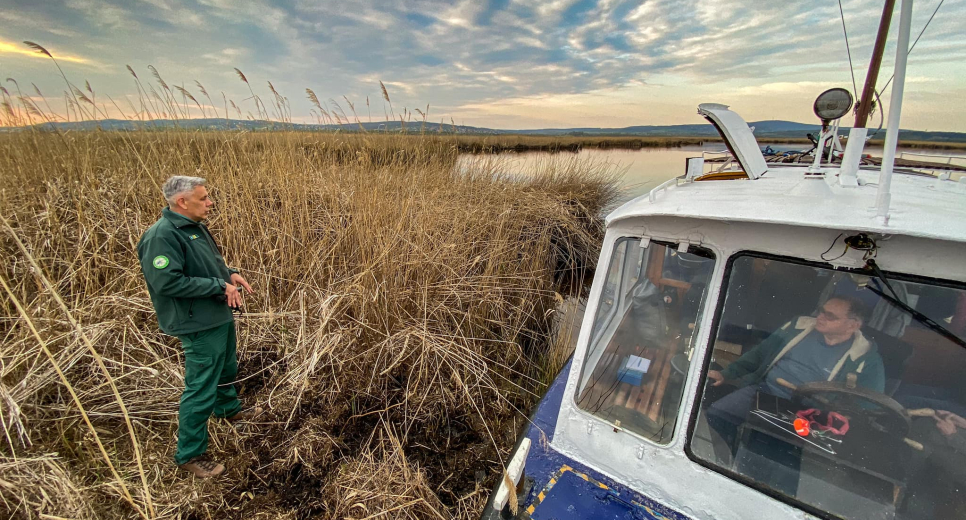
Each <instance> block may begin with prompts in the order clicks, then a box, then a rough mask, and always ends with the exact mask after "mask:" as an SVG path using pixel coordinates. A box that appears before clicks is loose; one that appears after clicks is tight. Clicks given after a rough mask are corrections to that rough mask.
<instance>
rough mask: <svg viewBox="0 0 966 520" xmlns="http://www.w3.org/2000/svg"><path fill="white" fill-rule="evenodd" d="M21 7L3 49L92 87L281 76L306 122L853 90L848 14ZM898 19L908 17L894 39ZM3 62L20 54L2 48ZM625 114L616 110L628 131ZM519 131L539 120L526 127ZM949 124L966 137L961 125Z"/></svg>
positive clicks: (853, 4) (654, 1) (812, 8)
mask: <svg viewBox="0 0 966 520" xmlns="http://www.w3.org/2000/svg"><path fill="white" fill-rule="evenodd" d="M8 1H9V2H13V4H15V5H14V6H13V7H12V8H7V7H4V8H0V20H3V21H5V22H12V23H5V27H4V37H5V38H7V39H9V40H10V41H17V40H19V39H37V40H38V43H41V44H47V43H48V42H49V43H50V44H51V45H52V46H53V47H54V48H58V49H59V48H69V49H71V50H72V51H76V52H75V53H72V54H75V55H76V56H84V58H79V59H82V60H92V61H93V60H96V61H98V62H101V63H109V64H114V65H113V67H112V68H111V69H110V70H107V69H106V68H105V69H103V70H100V71H98V73H97V75H96V76H93V77H91V78H90V79H91V80H92V82H94V81H95V80H96V81H97V82H98V83H103V84H104V86H102V87H101V88H102V89H104V88H107V89H112V94H113V95H118V96H120V95H123V94H125V93H129V92H130V90H129V89H130V88H131V82H130V78H129V77H128V76H126V71H125V70H124V69H123V64H126V63H131V64H132V66H134V67H135V68H136V70H138V71H143V70H144V67H146V65H147V64H154V65H156V66H158V67H159V68H163V69H164V71H165V77H166V78H168V81H169V82H174V81H177V82H178V83H179V84H181V83H184V84H186V85H190V84H192V82H193V80H199V81H202V82H203V83H204V84H205V85H207V86H208V87H209V88H210V89H211V90H212V91H213V92H215V91H220V90H225V92H226V96H227V97H230V98H234V99H244V98H247V97H249V96H250V94H249V93H248V92H247V87H245V86H244V85H242V84H240V82H239V81H238V80H237V78H235V77H234V73H233V71H232V69H233V67H239V68H240V69H242V70H243V71H245V73H246V75H248V76H249V78H250V79H251V80H252V85H253V88H255V89H256V92H257V93H266V91H267V84H266V82H267V81H268V80H271V81H272V83H273V84H274V85H275V86H276V87H277V88H278V89H279V91H281V92H282V94H283V95H286V96H289V97H290V98H291V101H292V105H293V112H295V113H307V112H308V109H309V106H310V105H309V103H308V101H307V100H305V99H304V96H303V94H302V93H303V92H304V89H305V88H306V87H310V88H312V89H313V90H315V91H316V92H317V93H318V94H319V96H320V97H322V98H323V99H328V98H339V97H341V96H342V95H347V96H349V97H350V98H357V99H364V98H365V96H367V95H368V96H370V97H371V98H372V99H379V98H380V97H381V94H380V93H379V87H378V80H383V81H384V82H385V83H386V85H387V86H389V87H390V90H391V94H392V95H393V103H394V105H395V104H397V103H398V104H400V105H405V106H424V105H425V103H426V102H427V101H429V102H431V103H433V104H434V106H439V107H448V108H449V109H450V110H453V111H456V110H466V112H465V114H466V115H467V116H469V115H470V114H474V115H482V114H486V115H487V117H490V116H492V115H493V114H496V113H498V112H499V111H492V110H491V111H486V110H489V109H486V110H484V109H483V108H482V107H494V106H499V104H500V103H501V101H505V100H527V102H528V103H531V104H540V103H544V104H546V105H545V106H548V107H549V106H556V105H554V102H553V100H559V99H571V100H572V99H576V98H574V97H568V96H576V97H578V98H580V99H581V100H582V101H581V103H583V102H585V101H586V102H588V103H589V102H591V101H592V100H596V101H595V102H598V103H605V102H606V103H611V102H613V103H618V102H617V101H614V99H616V98H613V96H610V95H608V96H604V97H603V98H601V95H600V93H602V92H618V91H619V92H623V93H627V92H630V91H634V92H639V93H640V94H641V95H645V94H646V95H648V96H652V95H653V94H654V92H656V91H661V92H662V94H661V99H662V102H663V103H665V104H666V105H667V106H675V107H693V106H694V105H695V104H696V103H698V102H701V101H707V100H709V99H708V97H709V96H710V97H714V98H719V99H723V98H728V99H732V100H735V99H739V98H740V97H741V96H746V97H748V98H749V99H751V98H754V97H756V96H763V97H765V98H768V99H769V100H781V102H782V103H786V104H791V103H796V104H802V105H803V106H806V108H808V107H810V103H811V97H813V95H814V93H813V92H811V90H812V87H813V86H816V87H817V86H818V85H819V84H821V85H825V84H834V85H836V86H848V87H850V89H851V84H852V79H851V76H852V75H851V74H850V72H849V63H848V59H847V57H846V53H845V44H844V39H843V37H842V27H841V21H840V20H839V12H838V5H837V4H834V3H831V4H829V3H822V4H814V3H786V4H783V5H782V6H781V8H770V7H768V8H766V7H763V6H762V4H761V3H760V2H754V1H752V0H647V1H645V2H641V1H639V0H551V1H543V2H530V1H526V0H459V1H457V2H443V1H436V0H359V1H357V2H353V3H352V4H351V5H349V4H345V3H344V2H335V1H326V0H280V1H273V0H249V1H246V2H235V1H233V0H141V1H140V2H139V3H137V4H132V3H129V2H125V1H122V0H64V1H63V2H35V1H30V0H8ZM843 7H844V10H845V14H846V21H847V24H848V30H849V38H850V43H851V47H852V56H853V66H854V69H855V76H856V78H857V81H861V80H862V78H864V73H865V66H866V65H865V63H864V61H863V60H865V59H867V56H868V52H869V49H870V48H871V45H872V41H873V39H874V34H875V29H876V24H877V23H878V18H879V12H880V10H881V0H843ZM931 11H932V6H931V5H930V6H922V5H918V4H917V8H916V11H915V13H914V17H913V32H914V36H915V34H918V32H919V30H920V29H921V28H922V27H923V25H925V22H926V20H927V19H928V17H929V15H930V14H931ZM963 16H966V5H964V4H963V3H961V2H960V3H947V4H946V5H944V6H943V11H941V12H940V15H939V16H937V18H936V19H935V20H934V21H933V22H932V24H931V25H930V26H929V30H928V31H927V32H926V35H925V36H924V37H923V40H922V41H920V43H919V44H918V46H917V47H916V50H915V54H914V55H913V58H912V60H911V61H910V75H912V76H916V77H922V78H938V79H941V81H931V82H921V83H916V84H915V86H916V88H917V89H918V88H920V87H921V88H922V89H923V91H922V92H923V96H922V97H923V99H933V98H935V97H936V96H939V97H941V96H942V95H944V94H945V95H947V96H948V95H951V94H952V93H953V92H955V91H956V89H962V88H963V86H964V85H966V70H964V69H963V68H962V67H961V66H959V65H960V64H961V63H962V62H963V60H964V59H966V35H964V34H963V33H962V31H961V23H960V22H958V20H961V19H962V18H963ZM19 19H28V20H34V21H37V22H36V23H33V24H32V25H31V24H30V23H19V22H17V21H16V20H19ZM897 20H898V15H896V16H895V21H894V23H893V26H894V27H893V31H892V34H893V40H890V41H894V35H895V29H896V28H895V26H896V25H898V22H897ZM44 27H46V28H49V30H48V29H44ZM54 31H58V32H59V33H60V34H59V35H58V33H55V32H54ZM38 35H39V36H38ZM68 35H69V36H68ZM41 36H43V38H41ZM39 40H44V41H39ZM894 49H895V48H894V43H890V47H888V48H887V53H886V59H885V60H884V64H883V73H882V79H881V80H880V86H881V85H883V84H884V82H885V80H886V79H887V78H888V76H889V75H890V74H891V66H892V61H893V58H892V56H894ZM0 53H3V54H7V55H11V56H13V55H14V54H12V53H13V51H4V50H3V49H2V48H0ZM0 55H2V54H0ZM55 55H56V54H55ZM16 56H26V55H24V54H22V53H17V54H16ZM30 61H35V60H30ZM78 63H79V62H78ZM24 70H25V71H29V72H30V73H31V74H33V73H34V72H35V71H38V70H42V69H39V68H36V67H33V68H32V67H24ZM48 72H49V71H48ZM51 82H53V80H51ZM910 84H912V83H911V82H910ZM665 88H666V89H667V94H665V93H664V92H665V90H664V89H665ZM126 89H127V90H126ZM635 89H641V90H639V91H638V90H635ZM883 94H884V95H885V94H886V93H883ZM581 96H583V97H581ZM621 96H625V94H621ZM619 97H620V96H619ZM620 99H621V101H620V102H619V103H624V104H625V109H624V110H623V113H624V114H626V117H627V118H628V119H627V121H626V122H627V124H628V125H630V124H635V123H659V122H660V121H653V120H647V121H631V120H630V118H631V117H644V118H648V117H658V114H661V117H664V116H666V115H667V114H668V112H667V110H664V109H662V110H640V111H629V110H627V109H626V105H629V104H632V103H637V104H639V105H641V106H648V105H649V104H652V103H653V102H654V101H653V99H652V98H648V97H642V98H640V99H633V98H630V97H620ZM619 103H618V104H619ZM778 104H779V103H778V102H777V101H775V102H774V103H773V102H772V101H769V106H777V105H778ZM511 105H512V103H511ZM602 106H604V105H602ZM606 106H607V107H610V106H611V105H606ZM613 106H614V107H616V106H617V104H615V105H613ZM611 110H612V109H611V108H602V109H601V111H600V113H601V114H605V113H606V114H610V113H611V112H609V111H611ZM924 110H925V109H924ZM930 110H931V109H930ZM927 111H928V110H927ZM620 112H621V111H620V110H619V109H617V108H613V114H614V116H613V117H618V115H619V114H620ZM691 112H693V110H691V109H687V110H685V112H683V115H682V116H681V117H682V118H689V117H690V116H691V115H693V114H691ZM804 113H805V116H806V117H808V116H807V110H806V111H805V112H804ZM905 113H906V111H904V116H905ZM773 115H774V117H782V116H781V115H780V114H773ZM494 117H495V116H494ZM513 117H515V118H516V119H514V121H519V122H521V123H520V124H523V123H522V121H525V116H523V115H519V114H517V115H514V116H513ZM602 117H603V116H602ZM606 117H608V118H610V117H612V116H611V115H607V116H606ZM549 120H557V118H555V117H549V116H544V115H540V116H539V119H534V120H533V123H534V124H536V123H538V122H540V123H541V124H542V123H543V122H546V121H549ZM466 122H467V123H471V121H466ZM940 124H941V125H946V126H947V127H949V128H962V129H966V122H963V120H962V119H960V120H955V119H952V118H947V119H945V120H944V121H943V122H942V123H940ZM497 126H500V125H497Z"/></svg>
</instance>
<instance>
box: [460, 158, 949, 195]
mask: <svg viewBox="0 0 966 520" xmlns="http://www.w3.org/2000/svg"><path fill="white" fill-rule="evenodd" d="M766 145H768V146H771V147H772V148H773V149H774V150H778V151H786V150H795V151H798V150H807V149H808V148H809V147H808V146H806V145H804V144H774V143H772V144H768V143H763V144H762V145H761V146H762V148H764V147H765V146H766ZM723 150H725V147H724V144H723V143H708V144H705V145H703V146H682V147H680V148H645V149H641V150H598V149H585V150H581V151H580V152H577V153H569V152H561V153H559V154H550V153H549V152H522V153H515V152H508V153H505V154H501V156H500V162H501V166H502V168H504V169H506V170H508V171H510V172H514V171H517V172H527V171H531V168H532V167H534V166H537V165H538V164H539V163H541V162H546V161H547V160H548V159H550V158H556V159H558V160H570V159H577V160H587V161H591V162H595V163H604V164H608V165H611V166H613V168H614V169H615V170H616V171H619V172H621V175H620V179H619V184H620V189H621V190H622V196H621V197H620V200H621V202H623V201H627V200H630V199H632V198H634V197H638V196H640V195H643V194H645V193H647V192H648V191H650V190H651V189H653V188H654V187H655V186H658V185H659V184H661V183H662V182H664V181H666V180H669V179H671V178H673V177H678V176H680V175H683V174H684V172H685V161H686V159H687V158H688V157H700V156H701V153H702V152H720V151H723ZM899 151H900V152H902V151H904V152H906V153H907V154H908V153H915V154H934V155H943V156H954V157H956V159H954V160H953V163H954V164H960V165H966V150H937V151H931V150H919V149H902V148H900V149H899ZM865 153H868V154H871V155H873V156H876V157H882V148H879V147H866V149H865ZM896 156H897V157H898V156H899V154H898V153H897V154H896ZM470 157H474V156H466V159H467V160H469V159H470ZM906 158H908V159H915V160H922V161H935V162H946V161H945V159H940V158H937V157H919V156H915V155H907V156H906ZM953 177H954V178H956V177H958V175H955V174H954V176H953Z"/></svg>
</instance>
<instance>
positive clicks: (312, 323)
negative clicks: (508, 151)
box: [0, 130, 617, 519]
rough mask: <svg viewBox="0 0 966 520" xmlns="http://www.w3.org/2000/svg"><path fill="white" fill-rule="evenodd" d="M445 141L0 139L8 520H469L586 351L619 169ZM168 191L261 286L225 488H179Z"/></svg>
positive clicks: (214, 442)
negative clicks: (163, 238) (575, 334)
mask: <svg viewBox="0 0 966 520" xmlns="http://www.w3.org/2000/svg"><path fill="white" fill-rule="evenodd" d="M459 152H460V147H459V146H453V143H452V142H451V141H449V140H447V139H445V138H442V137H438V136H419V137H413V136H402V135H391V134H390V135H374V134H351V135H350V134H313V133H305V132H271V133H256V134H252V133H244V132H213V131H187V130H171V131H165V132H117V133H112V132H98V131H92V132H69V133H59V132H39V131H22V132H16V133H9V134H4V135H0V205H2V207H3V212H2V221H0V251H2V258H3V263H2V267H0V337H2V340H0V341H2V344H0V422H2V425H3V436H2V438H0V517H3V518H31V519H33V518H56V517H70V518H79V519H81V518H83V519H86V518H134V517H141V518H185V519H186V518H245V519H250V518H293V519H294V518H400V519H404V518H405V519H409V518H413V519H415V518H473V517H475V516H476V515H477V514H478V513H479V511H480V508H481V507H482V506H483V504H484V503H485V500H486V498H487V496H488V493H489V490H490V488H491V487H492V485H493V483H494V482H496V480H497V479H498V478H500V475H501V471H502V467H501V464H500V462H499V461H501V460H504V459H505V458H506V455H507V451H508V449H509V448H510V447H511V446H512V445H513V442H514V440H515V437H516V434H517V433H518V432H519V430H520V428H521V427H522V426H523V424H524V423H525V421H526V417H525V416H526V414H527V412H528V411H529V409H530V407H532V405H533V404H534V403H535V400H536V398H537V396H538V395H539V394H540V393H541V391H542V390H543V388H544V387H545V384H546V383H547V382H548V380H549V379H550V378H552V375H553V374H554V373H555V370H556V369H558V368H559V366H560V364H561V363H562V362H563V361H564V360H565V358H566V355H565V353H564V354H561V351H560V349H559V348H558V349H555V347H554V346H555V345H557V342H555V341H554V331H555V330H556V318H557V306H558V305H559V303H560V302H561V301H562V300H563V299H564V298H565V297H568V296H577V295H579V293H580V288H581V287H582V286H583V282H584V281H586V279H587V275H588V274H589V273H590V272H592V270H593V268H594V267H595V266H594V262H595V261H596V257H597V254H598V250H599V242H600V239H601V236H602V233H603V228H602V221H601V219H600V215H601V213H602V210H604V209H605V208H606V207H608V206H609V205H611V204H612V203H613V201H614V200H615V196H616V193H617V192H616V190H615V183H614V182H613V181H614V178H613V175H614V172H613V171H611V170H610V169H608V167H607V166H606V165H602V164H593V163H588V162H581V161H578V160H576V159H575V158H574V157H573V156H557V157H556V158H555V159H553V160H549V161H547V162H545V163H542V164H540V165H539V166H537V167H535V169H534V170H533V171H528V172H510V171H507V167H506V165H505V164H503V163H502V161H501V160H500V159H499V158H496V157H488V156H480V157H478V158H475V159H472V158H471V159H469V160H466V159H465V158H464V159H459ZM170 175H196V176H202V177H205V178H207V179H208V182H209V184H208V186H209V190H210V192H211V194H212V197H213V199H214V201H215V203H216V205H215V211H214V215H213V218H212V219H211V220H210V221H209V225H210V227H211V228H212V231H213V234H214V235H215V237H216V239H217V240H218V242H219V244H220V245H221V247H222V248H223V252H224V253H225V256H226V258H227V260H228V262H229V264H230V265H232V266H237V267H239V268H240V269H241V270H242V272H243V274H244V275H245V276H246V277H247V279H248V280H249V282H251V284H252V286H253V287H254V288H255V291H256V293H255V294H254V295H250V296H248V297H247V298H246V302H245V308H244V313H243V315H242V316H241V317H239V318H238V319H237V328H238V340H239V345H238V351H239V363H240V373H239V377H238V381H237V383H236V384H237V386H238V388H239V390H240V394H241V396H242V399H243V401H245V402H246V403H248V404H254V403H258V404H260V405H262V406H265V407H266V408H267V409H268V412H267V413H266V414H265V415H264V416H263V417H262V418H261V419H260V420H259V422H258V423H257V424H242V425H235V426H233V425H230V424H228V423H226V422H225V421H222V420H217V419H213V420H212V421H211V423H210V432H211V447H210V452H211V453H212V454H213V455H214V456H215V457H216V458H218V459H219V460H221V461H224V462H225V463H226V465H227V466H228V467H229V471H228V473H227V476H225V477H223V478H220V479H217V480H214V481H200V480H195V479H193V478H190V477H188V476H186V474H185V473H181V472H179V471H178V470H177V468H176V467H175V466H174V464H173V462H172V456H173V450H174V447H175V442H174V440H175V434H176V419H177V402H178V397H179V393H180V390H181V388H182V385H183V379H182V377H183V376H182V374H183V372H182V367H183V362H182V359H181V352H180V345H179V341H178V340H177V339H176V338H172V337H169V336H166V335H164V334H162V333H160V332H159V330H158V327H157V323H156V321H155V317H154V313H153V309H152V308H151V303H150V300H149V298H148V295H147V291H146V289H145V286H144V282H143V279H142V276H141V273H140V270H139V266H138V264H137V258H136V253H135V245H136V243H137V240H138V238H139V237H140V235H141V233H143V232H144V230H145V229H147V227H148V226H150V225H151V224H152V223H153V222H154V221H155V220H156V219H157V218H158V216H159V212H160V209H161V206H162V203H163V201H162V198H161V196H160V190H159V186H160V184H161V183H162V182H163V180H164V179H165V178H167V177H168V176H170Z"/></svg>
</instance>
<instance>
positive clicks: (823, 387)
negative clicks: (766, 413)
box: [792, 381, 912, 436]
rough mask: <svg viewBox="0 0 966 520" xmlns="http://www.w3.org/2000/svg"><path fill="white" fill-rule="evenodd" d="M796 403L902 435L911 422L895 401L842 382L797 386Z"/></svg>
mask: <svg viewBox="0 0 966 520" xmlns="http://www.w3.org/2000/svg"><path fill="white" fill-rule="evenodd" d="M792 396H793V399H796V400H797V401H799V402H802V401H805V402H808V401H811V402H816V403H818V404H819V406H820V407H821V408H823V409H825V410H826V411H834V412H838V413H840V414H842V415H845V416H848V417H849V418H850V419H851V420H856V419H865V420H866V421H867V422H868V424H869V425H871V426H872V427H873V428H875V429H877V430H880V431H883V432H886V433H893V434H898V435H901V436H905V435H907V434H908V433H909V428H910V427H911V425H912V419H911V418H910V417H909V414H908V413H907V412H906V410H905V408H903V407H902V405H901V404H899V403H898V402H896V400H895V399H893V398H891V397H889V396H887V395H885V394H881V393H879V392H875V391H873V390H869V389H867V388H861V387H854V388H849V387H848V386H846V385H845V383H836V382H830V381H816V382H813V383H805V384H802V385H799V386H798V387H797V388H796V389H795V391H794V392H793V393H792Z"/></svg>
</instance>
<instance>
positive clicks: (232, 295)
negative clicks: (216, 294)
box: [225, 283, 242, 309]
mask: <svg viewBox="0 0 966 520" xmlns="http://www.w3.org/2000/svg"><path fill="white" fill-rule="evenodd" d="M225 298H226V299H227V303H228V307H229V308H231V309H238V308H240V307H241V304H242V296H241V293H240V292H238V289H236V288H235V285H234V284H230V283H226V284H225Z"/></svg>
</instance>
